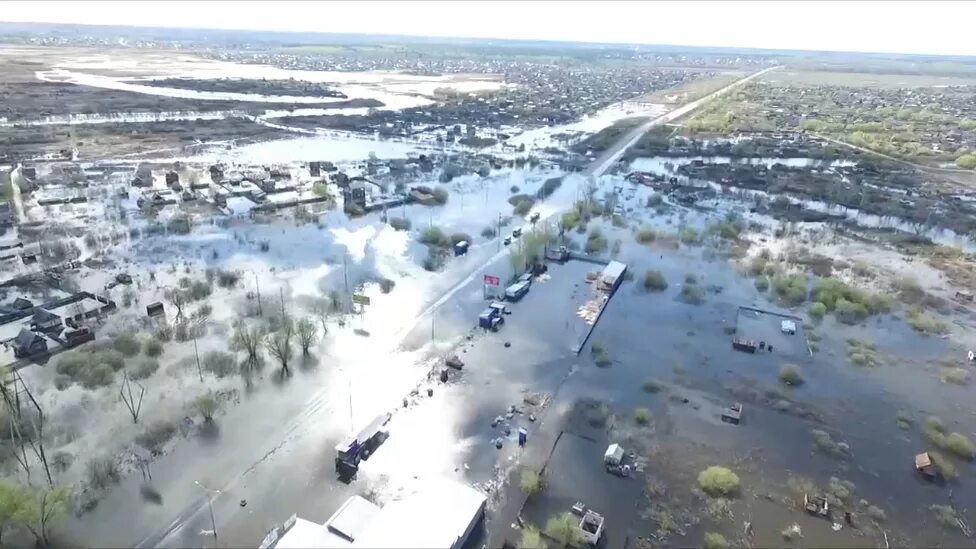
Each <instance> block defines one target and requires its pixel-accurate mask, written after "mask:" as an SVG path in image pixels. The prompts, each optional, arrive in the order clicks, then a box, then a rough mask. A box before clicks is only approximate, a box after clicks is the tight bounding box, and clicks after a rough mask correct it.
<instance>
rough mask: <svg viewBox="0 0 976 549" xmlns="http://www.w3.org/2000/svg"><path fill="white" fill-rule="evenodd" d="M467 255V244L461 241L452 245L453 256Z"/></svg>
mask: <svg viewBox="0 0 976 549" xmlns="http://www.w3.org/2000/svg"><path fill="white" fill-rule="evenodd" d="M466 253H468V242H467V241H466V240H462V241H460V242H458V243H457V244H455V245H454V255H464V254H466Z"/></svg>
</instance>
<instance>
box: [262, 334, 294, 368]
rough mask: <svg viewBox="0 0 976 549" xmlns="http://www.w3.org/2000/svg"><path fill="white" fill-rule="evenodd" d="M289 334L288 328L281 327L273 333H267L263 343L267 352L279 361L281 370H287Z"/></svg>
mask: <svg viewBox="0 0 976 549" xmlns="http://www.w3.org/2000/svg"><path fill="white" fill-rule="evenodd" d="M291 336H292V331H291V329H290V328H285V327H282V328H281V329H280V330H278V331H277V332H275V333H273V334H268V336H267V337H266V338H265V340H264V345H265V347H267V349H268V354H270V355H271V356H273V357H274V358H275V359H276V360H277V361H278V362H280V363H281V370H282V371H283V372H288V371H289V370H288V360H289V359H290V358H291V351H292V349H291Z"/></svg>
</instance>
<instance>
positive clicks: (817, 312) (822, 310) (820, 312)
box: [808, 301, 827, 319]
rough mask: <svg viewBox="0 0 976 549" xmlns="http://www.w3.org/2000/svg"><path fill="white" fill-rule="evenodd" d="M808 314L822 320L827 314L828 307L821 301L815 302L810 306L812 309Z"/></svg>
mask: <svg viewBox="0 0 976 549" xmlns="http://www.w3.org/2000/svg"><path fill="white" fill-rule="evenodd" d="M808 312H809V313H810V316H812V317H813V318H816V319H821V318H823V316H824V315H825V314H827V306H826V305H824V304H823V303H820V302H819V301H814V302H813V303H811V304H810V309H809V311H808Z"/></svg>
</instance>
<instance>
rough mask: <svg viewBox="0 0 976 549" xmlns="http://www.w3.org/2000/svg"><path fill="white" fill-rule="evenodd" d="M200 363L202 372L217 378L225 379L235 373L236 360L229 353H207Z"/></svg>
mask: <svg viewBox="0 0 976 549" xmlns="http://www.w3.org/2000/svg"><path fill="white" fill-rule="evenodd" d="M201 362H202V365H203V369H204V370H206V371H208V372H210V373H212V374H213V375H215V376H217V377H226V376H229V375H232V374H235V373H237V360H235V358H234V355H232V354H231V353H225V352H223V351H207V353H206V354H205V355H203V360H202V361H201Z"/></svg>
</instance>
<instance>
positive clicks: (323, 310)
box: [312, 297, 334, 334]
mask: <svg viewBox="0 0 976 549" xmlns="http://www.w3.org/2000/svg"><path fill="white" fill-rule="evenodd" d="M333 310H334V307H333V305H332V300H331V299H330V298H327V297H317V298H313V301H312V314H314V315H315V316H316V317H318V319H319V322H320V323H321V324H322V333H324V334H325V333H329V325H328V322H329V317H330V316H331V315H332V313H333Z"/></svg>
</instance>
